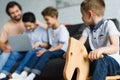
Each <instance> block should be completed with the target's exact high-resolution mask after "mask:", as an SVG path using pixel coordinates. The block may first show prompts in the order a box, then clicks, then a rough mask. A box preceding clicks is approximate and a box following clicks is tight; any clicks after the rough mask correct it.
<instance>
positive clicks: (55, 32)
mask: <svg viewBox="0 0 120 80" xmlns="http://www.w3.org/2000/svg"><path fill="white" fill-rule="evenodd" d="M42 15H43V17H44V19H45V20H46V22H47V25H48V26H49V27H48V35H49V43H50V45H51V47H50V48H49V49H48V50H47V51H43V50H39V51H38V52H37V55H34V57H32V59H31V60H30V61H29V63H28V64H27V66H26V67H25V68H24V69H25V70H24V71H23V72H22V74H23V73H24V75H26V76H27V74H28V72H31V73H30V74H29V75H28V76H27V77H26V78H25V80H33V79H34V78H35V76H36V75H40V73H41V70H42V69H43V67H44V66H45V64H46V62H47V61H48V60H50V58H58V57H62V56H63V54H64V53H65V52H66V50H67V47H68V39H69V33H68V31H67V29H66V27H65V26H64V25H62V24H59V23H58V21H57V18H58V11H57V10H56V9H55V8H53V7H47V8H46V9H44V10H43V11H42Z"/></svg>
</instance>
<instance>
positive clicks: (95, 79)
mask: <svg viewBox="0 0 120 80" xmlns="http://www.w3.org/2000/svg"><path fill="white" fill-rule="evenodd" d="M104 10H105V3H104V0H84V1H83V2H82V3H81V13H82V19H83V21H84V23H85V24H86V25H87V26H89V27H86V29H85V30H84V31H83V33H82V36H81V38H80V39H79V40H80V42H82V43H83V44H84V43H85V41H86V40H87V38H88V39H89V44H90V47H91V50H92V51H90V52H89V54H88V58H89V59H90V76H92V80H106V76H107V75H116V74H117V73H118V72H119V71H120V57H118V56H120V55H119V32H118V30H117V28H116V26H115V24H114V23H113V22H112V21H111V20H105V19H103V15H104ZM100 55H104V57H103V58H100V59H99V56H100Z"/></svg>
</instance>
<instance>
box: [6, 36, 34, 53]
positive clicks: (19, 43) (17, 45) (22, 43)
mask: <svg viewBox="0 0 120 80" xmlns="http://www.w3.org/2000/svg"><path fill="white" fill-rule="evenodd" d="M8 42H9V44H10V46H11V49H12V51H20V52H22V51H28V50H31V49H32V45H31V42H30V39H29V37H28V35H25V34H19V35H12V36H9V37H8Z"/></svg>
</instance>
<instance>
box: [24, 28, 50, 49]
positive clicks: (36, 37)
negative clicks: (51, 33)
mask: <svg viewBox="0 0 120 80" xmlns="http://www.w3.org/2000/svg"><path fill="white" fill-rule="evenodd" d="M23 34H28V36H29V38H30V40H31V44H32V45H33V44H34V43H35V42H48V34H47V30H45V29H44V28H42V27H40V26H36V28H35V29H34V30H33V31H32V32H31V31H29V30H25V31H24V32H23ZM40 48H42V47H38V49H40Z"/></svg>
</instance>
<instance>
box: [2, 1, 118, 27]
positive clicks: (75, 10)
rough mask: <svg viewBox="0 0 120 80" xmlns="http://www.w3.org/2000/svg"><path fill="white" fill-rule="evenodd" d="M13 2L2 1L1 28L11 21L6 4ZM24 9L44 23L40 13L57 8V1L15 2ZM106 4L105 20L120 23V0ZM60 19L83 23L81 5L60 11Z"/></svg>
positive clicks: (65, 21) (67, 21)
mask: <svg viewBox="0 0 120 80" xmlns="http://www.w3.org/2000/svg"><path fill="white" fill-rule="evenodd" d="M9 1H11V0H0V8H1V9H0V28H1V27H2V26H3V24H4V23H5V22H6V21H7V20H8V19H9V17H8V16H7V15H6V12H5V7H6V4H7V3H8V2H9ZM15 1H17V2H18V3H20V5H21V6H22V8H23V12H26V11H33V12H34V13H35V15H36V17H37V18H38V20H41V21H42V22H44V20H43V18H42V16H41V14H40V12H41V11H42V10H43V9H44V8H45V7H47V6H56V3H55V1H56V0H15ZM105 3H106V11H105V16H104V17H105V18H117V19H118V20H119V21H120V9H119V7H120V5H119V3H120V0H105ZM58 11H59V18H58V21H59V22H60V23H66V24H77V23H81V22H82V20H81V17H82V16H81V13H80V5H74V6H71V7H66V8H61V9H58Z"/></svg>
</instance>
